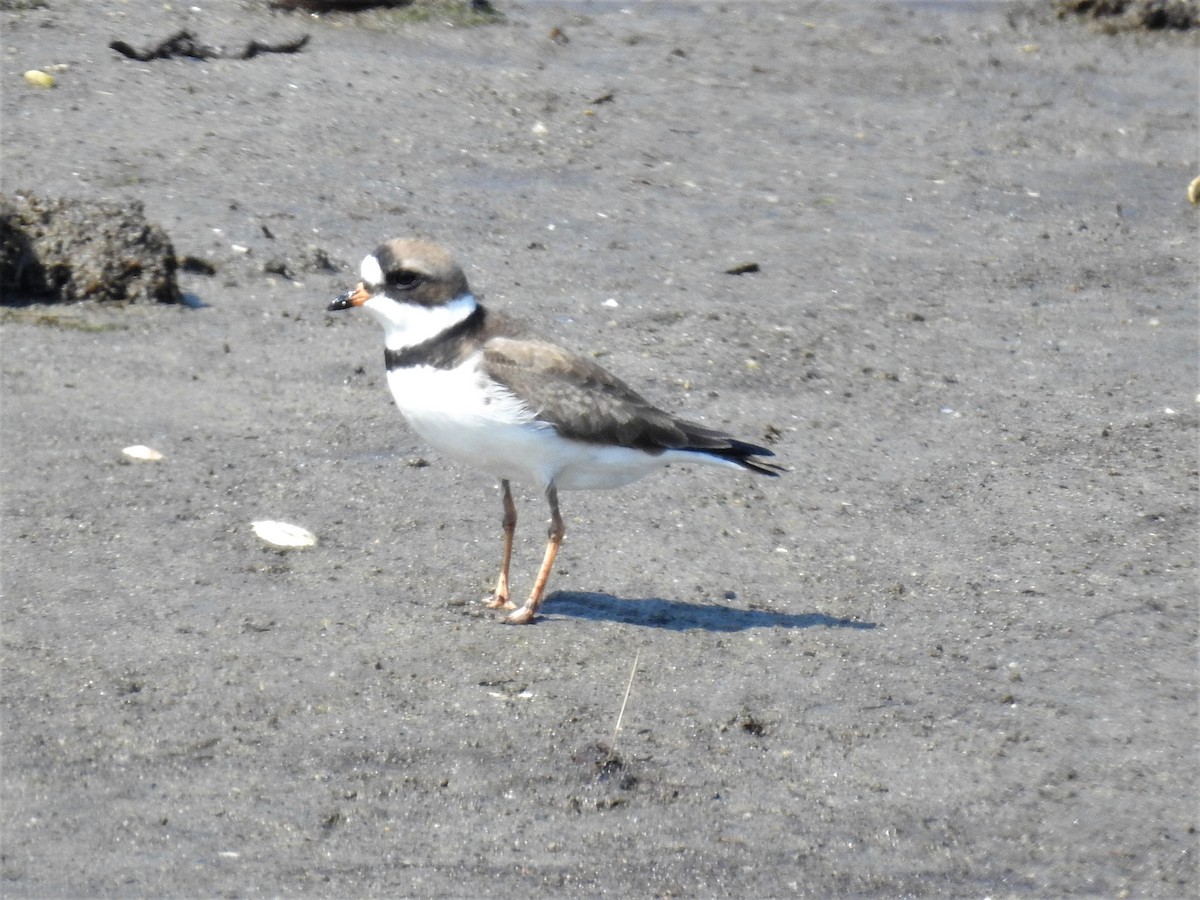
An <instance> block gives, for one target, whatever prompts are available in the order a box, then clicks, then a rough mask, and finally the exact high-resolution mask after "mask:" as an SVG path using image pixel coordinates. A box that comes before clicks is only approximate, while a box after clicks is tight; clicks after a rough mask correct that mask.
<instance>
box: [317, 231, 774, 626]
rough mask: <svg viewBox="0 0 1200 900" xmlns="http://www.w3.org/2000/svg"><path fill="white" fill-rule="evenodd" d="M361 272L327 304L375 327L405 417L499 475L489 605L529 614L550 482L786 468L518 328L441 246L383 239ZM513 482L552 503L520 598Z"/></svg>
mask: <svg viewBox="0 0 1200 900" xmlns="http://www.w3.org/2000/svg"><path fill="white" fill-rule="evenodd" d="M359 274H360V275H361V277H362V281H361V282H360V283H359V284H358V286H357V287H355V288H354V290H352V291H347V292H346V293H344V294H342V295H341V296H339V297H338V298H337V299H335V300H334V301H333V302H332V303H331V304H330V305H329V310H330V311H331V312H332V311H336V310H343V309H351V308H353V307H362V308H363V309H365V310H366V311H367V312H369V313H370V314H371V315H372V316H374V317H375V319H377V320H378V321H379V323H380V324H381V325H382V326H383V333H384V348H385V352H384V361H385V363H386V365H387V380H388V386H389V387H390V388H391V390H392V396H393V397H394V398H395V400H396V405H397V406H398V407H400V412H401V413H403V414H404V417H405V419H407V420H408V423H409V424H410V425H411V426H412V427H413V430H415V431H416V432H417V434H419V435H420V436H421V437H422V438H423V439H424V440H426V441H427V442H428V443H429V444H430V445H431V446H433V447H435V448H437V449H438V450H439V451H441V452H442V453H445V454H446V455H448V456H451V457H454V458H457V459H459V460H462V461H464V462H466V463H469V464H470V465H472V466H475V467H477V468H480V469H483V470H485V471H487V472H489V473H491V474H492V475H494V476H495V477H497V478H499V479H500V489H501V493H502V502H503V505H504V515H503V518H502V519H501V523H502V526H503V530H504V550H503V555H502V556H501V563H500V574H499V576H498V577H497V579H496V587H495V589H494V590H493V591H492V594H491V596H490V597H489V598H487V601H486V602H487V606H488V607H490V608H493V609H505V610H513V612H511V613H510V614H509V615H508V616H507V617H506V619H505V621H506V622H509V623H512V624H525V623H527V622H532V621H533V620H534V618H535V617H536V616H537V612H538V607H539V606H540V605H541V603H542V596H543V594H544V593H545V590H546V582H547V580H549V578H550V570H551V569H552V568H553V567H554V559H555V556H556V555H557V554H558V549H559V546H560V545H561V544H562V539H563V534H564V530H565V529H564V527H563V520H562V516H561V515H560V514H559V510H558V492H559V490H560V489H561V490H575V489H583V488H615V487H620V486H622V485H625V484H629V483H631V482H633V481H636V480H637V479H639V478H641V477H642V476H643V475H646V474H648V473H650V472H652V471H654V470H655V469H659V468H661V467H663V466H665V465H668V464H670V463H705V464H709V465H716V466H724V467H725V468H729V469H744V470H746V471H749V472H756V473H758V474H761V475H771V476H775V475H778V474H779V473H780V472H782V471H783V470H782V469H781V468H780V467H779V466H776V465H774V464H772V463H769V462H765V461H763V459H761V457H770V456H774V454H773V453H772V452H771V451H770V450H768V449H767V448H765V447H759V446H758V445H756V444H751V443H748V442H746V441H740V440H738V439H736V438H734V437H732V436H730V435H728V434H725V433H724V432H721V431H716V430H714V429H712V428H707V427H705V426H703V425H698V424H696V423H695V422H689V421H686V420H684V419H679V418H676V417H675V416H673V415H671V414H670V413H667V412H664V411H663V410H661V409H659V408H657V407H656V406H654V405H653V404H651V403H650V402H649V401H647V400H645V399H643V398H642V396H641V395H640V394H638V393H637V392H635V391H634V390H633V389H632V388H630V387H629V386H628V385H626V384H625V382H623V381H621V380H620V379H619V378H617V377H616V376H614V375H612V374H610V373H609V372H608V371H606V370H605V369H603V368H602V367H600V366H599V365H597V364H596V363H594V362H592V361H591V360H589V359H585V358H584V357H581V356H577V355H575V354H573V353H571V352H569V351H567V350H564V349H563V348H561V347H558V346H556V345H554V344H551V343H548V342H546V341H542V340H537V339H534V338H531V337H527V336H525V334H524V332H523V330H522V329H520V328H519V327H518V326H517V325H516V324H515V323H514V322H512V321H511V320H509V319H507V318H505V317H504V316H502V315H499V314H497V313H493V312H490V311H489V310H487V309H486V308H485V307H484V306H483V304H482V303H480V302H479V300H477V299H476V297H475V296H474V295H473V294H472V293H471V289H470V287H469V286H468V285H467V279H466V276H465V275H463V271H462V268H461V267H460V266H459V265H458V263H457V262H455V260H454V257H453V256H451V255H450V253H449V252H448V251H447V250H446V249H445V248H443V247H440V246H438V245H437V244H432V243H429V242H427V241H421V240H392V241H388V242H387V243H385V244H383V245H381V246H380V247H379V248H378V249H377V250H375V252H374V253H371V254H370V255H369V256H367V257H366V258H365V259H364V260H363V261H362V265H361V267H360V268H359ZM510 481H517V482H521V483H525V484H529V485H536V486H537V487H538V488H540V489H541V490H542V491H544V492H545V496H546V502H547V503H548V504H549V505H550V532H549V539H548V541H547V544H546V553H545V556H544V558H543V559H542V565H541V568H540V569H538V573H537V578H536V579H535V581H534V584H533V589H532V590H531V591H530V593H529V598H528V599H527V600H526V601H525V603H524V605H523V606H521V607H520V608H518V607H517V606H516V604H515V603H513V601H512V599H511V597H510V594H509V582H508V569H509V562H510V560H511V558H512V547H513V535H514V533H515V531H516V526H517V511H516V507H515V506H514V504H513V498H512V490H511V488H510V486H509V482H510Z"/></svg>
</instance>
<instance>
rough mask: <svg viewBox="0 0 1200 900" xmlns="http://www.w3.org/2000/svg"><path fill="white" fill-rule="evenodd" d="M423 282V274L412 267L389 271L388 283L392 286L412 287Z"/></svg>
mask: <svg viewBox="0 0 1200 900" xmlns="http://www.w3.org/2000/svg"><path fill="white" fill-rule="evenodd" d="M420 282H421V274H420V273H419V272H414V271H413V270H412V269H399V270H397V271H395V272H388V274H387V283H388V284H389V285H390V286H391V287H396V288H411V287H415V286H416V285H418V284H419V283H420Z"/></svg>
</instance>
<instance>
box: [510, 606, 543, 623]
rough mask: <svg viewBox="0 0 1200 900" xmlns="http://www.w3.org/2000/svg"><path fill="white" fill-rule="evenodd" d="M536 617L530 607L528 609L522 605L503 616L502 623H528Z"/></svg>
mask: <svg viewBox="0 0 1200 900" xmlns="http://www.w3.org/2000/svg"><path fill="white" fill-rule="evenodd" d="M536 618H537V614H536V613H535V612H534V611H533V610H532V609H530V608H529V607H528V606H522V607H521V608H520V609H518V610H517V611H516V612H511V613H509V614H508V615H507V616H505V617H504V624H505V625H528V624H529V623H530V622H532V621H533V620H534V619H536Z"/></svg>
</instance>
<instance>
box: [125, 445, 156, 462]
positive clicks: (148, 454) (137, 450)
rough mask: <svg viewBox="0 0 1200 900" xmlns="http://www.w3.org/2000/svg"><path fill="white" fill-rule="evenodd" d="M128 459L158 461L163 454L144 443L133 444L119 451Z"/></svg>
mask: <svg viewBox="0 0 1200 900" xmlns="http://www.w3.org/2000/svg"><path fill="white" fill-rule="evenodd" d="M121 452H122V453H124V454H125V455H126V456H128V457H129V458H130V459H138V460H141V461H142V462H158V461H159V460H160V459H162V458H163V455H162V454H161V453H159V452H158V451H157V450H155V449H154V448H153V447H147V446H146V445H145V444H134V445H133V446H132V447H126V448H125V449H124V450H122V451H121Z"/></svg>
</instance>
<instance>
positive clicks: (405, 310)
mask: <svg viewBox="0 0 1200 900" xmlns="http://www.w3.org/2000/svg"><path fill="white" fill-rule="evenodd" d="M478 305H479V304H478V303H476V302H475V298H474V297H473V296H471V295H470V294H463V295H462V296H461V297H455V298H454V299H453V300H451V301H450V302H449V303H444V304H442V305H441V306H418V305H417V304H415V303H400V302H398V301H396V300H393V299H392V298H391V297H388V296H386V295H384V294H377V295H375V296H374V297H372V298H371V299H370V300H368V301H367V302H366V303H364V304H363V305H362V308H363V309H365V310H366V311H367V312H369V313H370V314H371V315H373V316H374V317H375V318H376V319H378V320H379V324H380V325H382V326H383V343H384V346H386V347H387V349H389V350H406V349H408V348H409V347H415V346H417V344H423V343H425V341H428V340H432V339H433V338H435V337H437V336H438V335H439V334H441V333H442V332H444V331H447V330H448V329H450V328H453V327H454V326H455V325H457V324H458V323H459V322H461V321H463V320H464V319H465V318H467V316H469V315H471V313H473V312H475V309H476V307H477V306H478Z"/></svg>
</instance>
